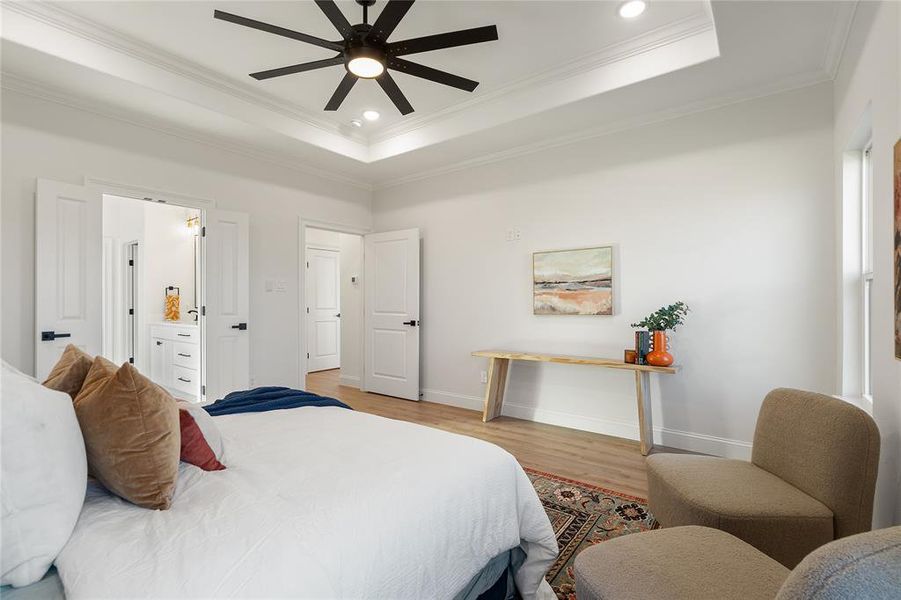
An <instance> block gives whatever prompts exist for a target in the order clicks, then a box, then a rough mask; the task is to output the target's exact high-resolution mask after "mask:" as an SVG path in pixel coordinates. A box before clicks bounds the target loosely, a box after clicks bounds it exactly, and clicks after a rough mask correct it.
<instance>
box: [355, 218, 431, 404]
mask: <svg viewBox="0 0 901 600" xmlns="http://www.w3.org/2000/svg"><path fill="white" fill-rule="evenodd" d="M364 240H365V241H364V251H363V261H364V262H363V265H364V266H363V279H364V288H365V298H364V307H365V308H364V311H365V324H364V328H365V336H366V339H365V342H364V349H365V357H364V362H365V377H364V379H365V381H364V386H365V388H366V390H367V391H370V392H375V393H378V394H385V395H387V396H397V397H398V398H406V399H408V400H419V325H420V323H419V230H418V229H405V230H403V231H390V232H387V233H372V234H369V235H366V236H364Z"/></svg>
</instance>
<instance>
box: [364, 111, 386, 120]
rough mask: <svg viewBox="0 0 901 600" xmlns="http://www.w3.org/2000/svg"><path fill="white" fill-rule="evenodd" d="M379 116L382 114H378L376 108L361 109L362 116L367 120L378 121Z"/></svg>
mask: <svg viewBox="0 0 901 600" xmlns="http://www.w3.org/2000/svg"><path fill="white" fill-rule="evenodd" d="M380 116H382V115H380V114H379V111H377V110H364V111H363V118H364V119H366V120H367V121H378V120H379V117H380Z"/></svg>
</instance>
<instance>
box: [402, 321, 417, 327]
mask: <svg viewBox="0 0 901 600" xmlns="http://www.w3.org/2000/svg"><path fill="white" fill-rule="evenodd" d="M404 325H409V326H410V327H416V326H417V325H419V321H415V320H414V321H404Z"/></svg>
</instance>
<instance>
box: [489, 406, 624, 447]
mask: <svg viewBox="0 0 901 600" xmlns="http://www.w3.org/2000/svg"><path fill="white" fill-rule="evenodd" d="M502 414H504V415H506V416H508V417H514V418H516V419H524V420H526V421H535V422H537V423H547V424H548V425H559V426H560V427H568V428H569V429H579V430H582V431H591V432H592V433H601V434H604V435H611V436H614V437H619V438H625V439H627V440H637V439H638V425H637V424H636V423H630V422H628V421H620V420H618V419H603V418H600V417H586V416H584V415H576V414H573V413H567V412H561V411H558V410H548V409H546V408H536V407H534V406H525V405H522V404H515V403H510V402H504V408H503V411H502Z"/></svg>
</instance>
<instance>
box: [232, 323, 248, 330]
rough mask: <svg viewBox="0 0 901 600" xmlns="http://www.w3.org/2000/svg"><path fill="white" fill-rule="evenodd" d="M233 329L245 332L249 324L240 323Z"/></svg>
mask: <svg viewBox="0 0 901 600" xmlns="http://www.w3.org/2000/svg"><path fill="white" fill-rule="evenodd" d="M232 329H240V330H241V331H244V330H246V329H247V323H238V324H237V325H232Z"/></svg>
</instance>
